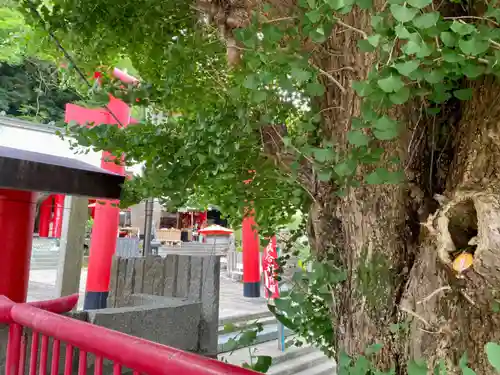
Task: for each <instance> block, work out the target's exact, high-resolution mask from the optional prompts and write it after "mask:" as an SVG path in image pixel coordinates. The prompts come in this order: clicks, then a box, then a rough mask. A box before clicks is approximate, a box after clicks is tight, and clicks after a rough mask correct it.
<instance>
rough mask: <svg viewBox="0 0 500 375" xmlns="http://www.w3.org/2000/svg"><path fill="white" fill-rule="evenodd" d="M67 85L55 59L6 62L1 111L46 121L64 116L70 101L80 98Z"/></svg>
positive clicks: (0, 69)
mask: <svg viewBox="0 0 500 375" xmlns="http://www.w3.org/2000/svg"><path fill="white" fill-rule="evenodd" d="M63 86H64V84H63V75H62V74H61V72H60V70H59V69H57V68H56V67H55V66H54V65H53V64H51V63H48V62H45V61H40V60H34V59H26V60H24V61H23V63H22V64H20V65H9V64H2V65H0V111H5V112H6V114H7V115H8V116H15V117H22V118H25V119H29V120H32V121H36V122H42V123H48V122H50V121H60V120H63V119H64V108H65V105H66V103H68V102H72V101H75V100H77V99H78V98H79V97H78V96H77V94H76V93H75V92H74V91H73V90H71V89H69V88H64V87H63Z"/></svg>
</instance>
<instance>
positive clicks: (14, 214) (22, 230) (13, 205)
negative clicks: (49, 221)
mask: <svg viewBox="0 0 500 375" xmlns="http://www.w3.org/2000/svg"><path fill="white" fill-rule="evenodd" d="M35 215H36V193H34V192H30V191H20V190H7V189H0V228H1V231H2V240H1V241H0V259H1V261H0V295H5V296H7V297H8V298H10V299H11V300H12V301H14V302H26V296H27V294H28V281H29V269H30V259H31V246H32V241H33V228H34V225H35Z"/></svg>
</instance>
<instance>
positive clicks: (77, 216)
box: [56, 195, 88, 297]
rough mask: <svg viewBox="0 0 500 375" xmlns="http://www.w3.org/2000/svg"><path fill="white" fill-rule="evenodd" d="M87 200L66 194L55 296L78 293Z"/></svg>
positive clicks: (86, 217)
mask: <svg viewBox="0 0 500 375" xmlns="http://www.w3.org/2000/svg"><path fill="white" fill-rule="evenodd" d="M87 205H88V200H87V198H82V197H73V196H68V195H67V196H66V198H65V200H64V207H65V212H64V215H63V218H62V232H61V241H60V247H59V265H58V268H57V281H56V292H57V296H60V297H62V296H68V295H70V294H74V293H78V292H79V289H80V274H81V272H82V260H83V248H84V243H85V227H86V224H87V219H88V207H87Z"/></svg>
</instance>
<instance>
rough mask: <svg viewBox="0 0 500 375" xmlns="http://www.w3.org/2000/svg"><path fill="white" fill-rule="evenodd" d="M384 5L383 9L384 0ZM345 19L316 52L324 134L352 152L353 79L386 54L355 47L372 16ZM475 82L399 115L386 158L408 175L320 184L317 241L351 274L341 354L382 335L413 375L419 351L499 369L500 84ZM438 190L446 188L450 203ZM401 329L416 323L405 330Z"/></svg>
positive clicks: (388, 352)
mask: <svg viewBox="0 0 500 375" xmlns="http://www.w3.org/2000/svg"><path fill="white" fill-rule="evenodd" d="M271 2H272V3H275V5H276V4H278V5H280V6H281V10H282V11H283V15H287V14H289V13H290V12H289V9H288V11H287V8H289V7H292V6H293V1H278V0H273V1H271ZM375 2H376V3H377V4H376V5H375V6H376V7H378V8H379V9H380V8H381V7H382V6H383V5H384V3H385V2H384V1H379V0H377V1H375ZM221 3H227V4H226V5H227V7H228V8H227V9H232V10H234V9H233V8H234V7H235V5H234V4H236V3H242V4H244V5H238V6H237V7H236V8H237V9H238V10H241V9H244V8H246V7H249V8H254V7H255V4H256V3H258V1H256V0H251V1H250V0H247V1H246V2H245V1H243V0H242V1H236V0H227V1H222V2H221ZM231 7H233V8H231ZM221 9H222V8H221ZM224 9H226V8H224ZM227 9H226V15H227V14H229V16H227V17H226V18H227V19H229V18H231V17H230V16H231V14H232V13H231V11H228V10H227ZM441 11H442V9H441ZM234 13H236V12H234ZM231 19H232V18H231ZM343 22H344V25H342V24H337V25H336V26H335V28H334V31H333V33H332V37H331V38H330V39H329V40H328V41H327V42H325V43H323V44H322V45H320V46H316V47H315V52H314V56H313V63H314V64H315V65H316V66H317V67H319V68H320V69H321V70H322V71H323V72H324V74H323V75H322V76H321V79H323V80H324V81H323V83H324V85H325V87H326V94H325V96H324V98H323V100H322V101H321V103H319V104H320V106H321V109H322V111H321V113H322V114H323V117H324V122H323V129H322V130H323V134H326V138H331V139H335V140H337V141H339V142H340V144H339V145H338V147H339V148H341V149H345V148H346V147H348V146H347V141H346V139H345V135H346V133H347V131H348V130H349V128H350V122H351V118H352V117H356V116H359V114H360V106H361V98H359V97H357V96H356V95H355V93H354V91H353V90H352V89H351V85H352V82H353V81H358V80H363V79H365V78H366V77H367V74H368V70H369V69H370V68H371V66H372V63H373V62H374V58H375V57H374V56H373V55H371V54H364V53H360V51H359V50H358V48H357V44H356V41H357V40H358V39H359V38H360V37H361V34H362V32H361V33H360V32H359V30H364V31H366V32H369V30H370V15H369V13H368V12H367V11H361V10H359V9H358V8H357V7H355V8H354V9H353V10H352V11H351V12H350V13H349V14H348V15H346V16H344V18H343ZM345 25H349V26H350V27H349V26H348V27H346V26H345ZM230 26H231V27H243V26H244V22H240V23H238V24H237V25H236V26H234V25H230ZM231 27H230V28H231ZM225 35H226V37H227V28H226V32H225ZM232 46H233V45H232V44H231V43H229V46H228V50H232ZM233 52H234V51H233ZM228 54H229V55H231V53H228ZM235 61H239V58H238V59H235ZM325 72H326V73H325ZM473 87H474V90H475V93H474V97H473V99H472V100H470V101H468V102H458V101H454V100H451V101H450V102H448V103H446V105H444V106H443V110H442V113H443V114H442V115H441V116H440V117H439V116H438V117H434V118H432V117H426V116H425V115H424V116H422V105H421V103H412V104H411V105H409V106H407V107H406V108H400V109H397V110H394V111H393V112H392V113H391V114H392V115H394V116H396V117H398V118H399V119H401V120H402V121H403V122H404V123H406V125H407V126H406V129H405V131H404V134H403V136H402V137H401V138H400V139H399V140H398V141H397V142H391V143H388V142H386V143H385V144H384V148H385V149H386V154H387V157H391V156H395V155H397V156H399V158H400V159H401V160H402V162H403V164H404V167H405V172H406V177H407V182H406V183H404V184H400V185H382V186H362V187H360V188H356V189H351V190H350V191H349V192H348V194H347V196H346V197H344V198H339V197H337V196H336V195H335V194H334V193H335V190H336V189H337V187H336V186H334V185H332V184H327V183H321V182H317V181H316V182H313V183H311V184H310V186H309V188H310V191H311V193H312V194H313V196H314V198H315V203H314V204H313V205H312V207H311V209H310V215H309V236H310V242H311V245H312V248H313V249H314V251H315V252H316V254H317V255H318V256H319V257H321V256H323V255H325V254H327V253H330V254H334V255H335V259H337V261H338V263H339V265H341V266H343V267H344V268H346V269H347V270H348V279H347V281H346V282H344V284H343V285H341V286H340V287H339V289H338V291H337V292H338V295H337V296H336V299H335V300H336V301H337V302H336V303H337V304H336V305H335V306H333V311H334V314H335V316H334V317H333V319H334V322H335V324H336V329H337V335H336V340H337V342H336V348H337V351H338V353H340V352H341V351H345V352H347V354H349V355H357V354H360V353H362V352H363V351H364V349H365V348H366V347H367V346H368V345H369V344H372V343H381V344H383V345H384V347H383V349H382V351H381V352H380V353H379V354H378V355H377V357H376V358H375V361H376V363H377V365H378V366H379V367H380V369H389V368H391V367H394V368H395V370H396V374H398V375H399V374H406V364H407V363H408V360H410V359H420V358H424V359H427V360H428V363H429V367H431V366H432V367H434V366H435V365H436V364H437V363H438V361H440V360H444V361H445V363H446V365H447V367H448V368H449V369H450V370H452V369H456V365H457V363H458V360H459V358H460V357H461V356H462V354H463V353H464V352H465V351H467V353H468V356H469V363H470V366H471V367H472V368H473V369H474V370H475V371H476V372H477V373H478V374H490V373H492V368H491V367H490V366H489V364H488V363H487V361H486V359H485V356H484V345H485V344H486V343H487V342H488V341H499V340H500V315H498V314H497V315H495V314H494V313H493V312H492V302H493V301H494V298H495V291H497V290H499V289H500V184H499V181H498V179H499V177H500V175H499V172H500V171H499V169H500V125H499V124H500V122H499V120H498V119H499V118H500V85H499V84H498V83H497V82H495V81H494V80H492V79H488V80H486V81H481V82H476V83H473ZM366 168H367V167H363V169H362V170H361V171H360V173H361V174H363V173H366V171H367V170H368V169H366ZM435 194H441V195H442V197H441V199H439V200H440V203H441V205H439V204H438V201H437V200H435V199H434V195H435ZM473 237H476V238H475V239H473ZM471 239H472V241H471V243H473V244H477V245H473V246H476V250H475V254H474V265H473V268H472V269H471V270H469V271H468V272H466V274H465V275H464V277H458V275H457V274H456V273H455V272H454V271H453V270H452V267H451V264H450V260H451V259H450V257H449V253H450V252H451V251H453V250H459V249H463V248H464V247H467V246H469V245H468V243H469V241H470V240H471ZM396 325H402V326H403V325H404V326H407V327H408V328H407V329H405V330H400V331H397V332H395V330H394V328H395V327H396ZM449 373H454V372H453V371H451V372H449Z"/></svg>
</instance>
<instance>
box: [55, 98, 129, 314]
mask: <svg viewBox="0 0 500 375" xmlns="http://www.w3.org/2000/svg"><path fill="white" fill-rule="evenodd" d="M108 108H109V110H110V111H111V112H112V113H113V114H114V116H116V118H117V119H118V121H119V123H120V124H121V125H123V126H127V125H128V124H129V123H130V108H129V107H128V106H127V104H126V103H124V102H123V101H121V100H118V99H116V98H113V97H111V98H110V101H109V104H108ZM114 116H113V115H111V113H110V112H109V111H107V110H103V109H88V108H83V107H79V106H77V105H74V104H68V105H66V119H65V120H66V122H70V121H75V122H77V123H79V124H81V125H85V124H87V123H94V124H109V125H112V124H117V121H116V119H115V117H114ZM101 167H102V168H103V169H106V170H108V171H110V172H114V173H117V174H121V175H124V174H125V167H124V166H123V165H122V164H121V163H120V164H116V163H115V162H114V160H113V158H112V157H111V155H110V154H109V153H108V152H103V155H102V159H101ZM118 203H119V202H118V201H110V200H98V201H97V202H96V205H95V215H94V225H93V227H92V237H91V240H90V251H89V265H88V274H87V287H86V293H85V301H84V305H83V308H84V309H85V310H95V309H101V308H105V307H106V300H107V298H108V293H109V281H110V272H111V264H112V260H113V254H114V253H115V251H116V239H117V237H118V225H119V220H120V216H119V215H120V209H119V208H118V207H117V205H118Z"/></svg>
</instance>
